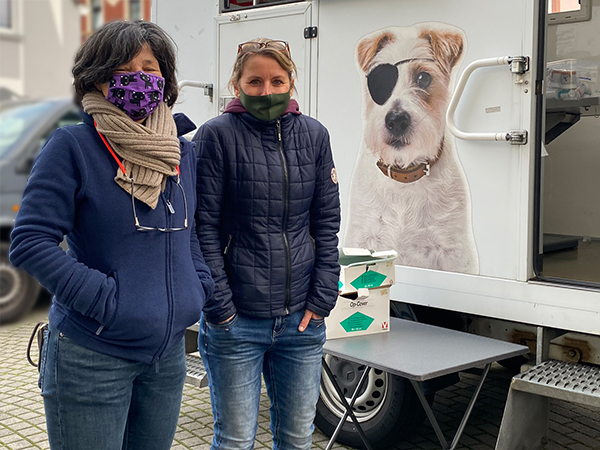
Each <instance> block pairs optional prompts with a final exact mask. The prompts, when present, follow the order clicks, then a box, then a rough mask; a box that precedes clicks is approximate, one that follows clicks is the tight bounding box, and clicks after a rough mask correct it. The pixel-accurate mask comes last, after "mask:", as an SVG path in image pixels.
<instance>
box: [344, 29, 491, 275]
mask: <svg viewBox="0 0 600 450" xmlns="http://www.w3.org/2000/svg"><path fill="white" fill-rule="evenodd" d="M465 46H466V38H465V35H464V33H463V32H462V30H460V29H459V28H456V27H453V26H450V25H445V24H439V23H426V24H417V25H414V26H411V27H391V28H385V29H382V30H379V31H376V32H374V33H371V34H369V35H367V36H365V37H363V38H362V39H361V40H360V41H359V42H358V44H357V46H356V64H357V67H358V69H359V72H360V73H361V75H362V76H363V80H364V81H363V91H364V92H363V125H364V129H363V141H362V144H361V148H360V151H359V155H358V158H357V161H356V165H355V167H354V173H353V175H352V180H351V188H350V199H349V213H348V219H347V225H346V233H345V237H344V246H346V247H362V248H369V249H374V250H387V249H394V250H396V251H397V252H398V259H397V263H398V264H401V265H408V266H416V267H424V268H430V269H438V270H447V271H453V272H462V273H472V274H477V273H478V272H479V258H478V255H477V248H476V246H475V239H474V236H473V231H472V224H471V201H470V196H469V190H468V186H467V181H466V177H465V174H464V172H463V170H462V166H461V164H460V161H459V159H458V156H457V154H456V150H455V148H454V138H453V137H452V136H451V134H450V133H449V132H448V131H447V130H446V110H447V108H448V102H449V100H450V94H451V83H452V81H453V77H452V72H453V69H454V68H455V67H457V66H458V64H459V62H460V61H461V59H462V56H463V55H464V52H465Z"/></svg>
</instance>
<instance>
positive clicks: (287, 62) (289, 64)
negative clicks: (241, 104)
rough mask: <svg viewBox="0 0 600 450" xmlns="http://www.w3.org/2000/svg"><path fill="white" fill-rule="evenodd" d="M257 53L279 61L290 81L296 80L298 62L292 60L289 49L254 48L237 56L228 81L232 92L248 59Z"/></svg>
mask: <svg viewBox="0 0 600 450" xmlns="http://www.w3.org/2000/svg"><path fill="white" fill-rule="evenodd" d="M272 40H273V39H269V38H256V39H252V40H251V41H249V42H256V43H259V44H260V43H264V42H270V41H272ZM255 55H260V56H265V57H267V58H272V59H274V60H275V61H277V63H278V64H279V65H280V66H281V68H282V69H283V70H285V71H286V72H287V73H288V75H289V77H290V83H292V81H294V79H295V78H296V76H297V75H298V70H297V68H296V64H294V61H293V60H292V57H291V55H290V54H289V52H288V51H282V50H278V49H276V48H273V47H259V48H252V49H249V50H246V51H243V52H239V53H238V55H237V57H236V58H235V63H233V69H232V71H231V77H230V78H229V83H228V87H229V89H230V91H231V92H233V91H234V89H235V88H236V87H238V82H239V81H240V78H242V73H243V71H244V67H245V65H246V62H248V59H250V58H251V57H252V56H255ZM293 90H294V91H296V87H295V86H294V87H293Z"/></svg>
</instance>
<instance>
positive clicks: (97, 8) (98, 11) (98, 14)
mask: <svg viewBox="0 0 600 450" xmlns="http://www.w3.org/2000/svg"><path fill="white" fill-rule="evenodd" d="M102 25H104V17H102V0H92V31H96V30H97V29H98V28H100V27H101V26H102Z"/></svg>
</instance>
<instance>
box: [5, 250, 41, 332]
mask: <svg viewBox="0 0 600 450" xmlns="http://www.w3.org/2000/svg"><path fill="white" fill-rule="evenodd" d="M8 249H9V243H8V242H0V320H1V321H2V323H7V322H14V321H15V320H17V319H19V318H20V317H22V316H23V315H24V314H26V313H28V312H29V311H30V310H31V308H33V305H35V303H36V301H37V299H38V296H39V294H40V290H41V286H40V285H39V283H38V282H37V281H36V280H35V279H34V278H33V277H32V276H31V275H29V274H28V273H27V272H25V271H24V270H21V269H17V268H16V267H15V266H13V265H12V264H11V263H10V261H9V260H8Z"/></svg>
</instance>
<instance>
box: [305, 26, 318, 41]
mask: <svg viewBox="0 0 600 450" xmlns="http://www.w3.org/2000/svg"><path fill="white" fill-rule="evenodd" d="M316 37H317V27H306V28H305V29H304V39H313V38H316Z"/></svg>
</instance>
